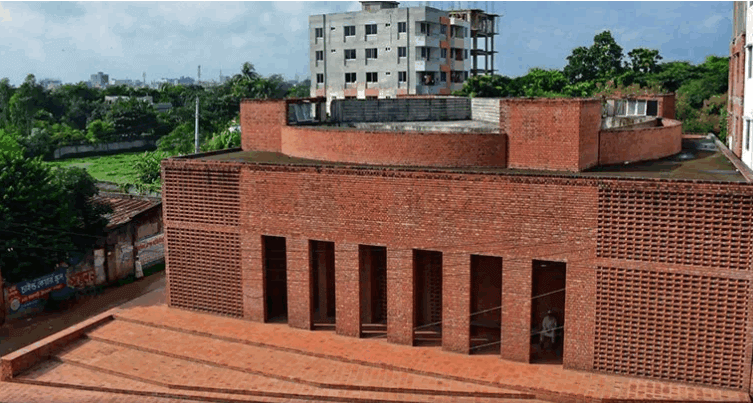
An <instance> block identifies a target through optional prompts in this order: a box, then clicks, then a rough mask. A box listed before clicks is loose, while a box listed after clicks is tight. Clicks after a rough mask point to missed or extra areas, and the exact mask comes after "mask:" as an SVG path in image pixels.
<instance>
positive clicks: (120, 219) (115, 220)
mask: <svg viewBox="0 0 753 403" xmlns="http://www.w3.org/2000/svg"><path fill="white" fill-rule="evenodd" d="M94 200H96V201H98V202H104V203H107V204H109V205H110V206H112V210H113V212H112V214H108V215H107V216H106V217H107V218H108V219H109V220H110V222H109V223H108V224H107V229H111V228H115V227H117V226H119V225H122V224H125V223H127V222H129V221H131V220H132V219H133V217H135V216H136V215H138V214H139V213H141V212H143V211H146V210H148V209H150V208H152V207H154V206H157V205H159V204H161V203H162V201H161V200H160V199H156V198H153V197H139V196H133V195H124V194H114V193H100V194H99V195H97V196H95V197H94Z"/></svg>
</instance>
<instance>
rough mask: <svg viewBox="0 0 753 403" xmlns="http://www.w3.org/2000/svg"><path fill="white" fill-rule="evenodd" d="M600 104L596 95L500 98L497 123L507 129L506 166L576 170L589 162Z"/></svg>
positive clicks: (593, 158) (593, 155)
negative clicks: (590, 96) (585, 97)
mask: <svg viewBox="0 0 753 403" xmlns="http://www.w3.org/2000/svg"><path fill="white" fill-rule="evenodd" d="M592 104H593V105H592ZM597 106H598V108H599V112H598V114H599V120H597V119H596V112H595V111H596V109H595V108H597ZM600 107H601V104H600V102H599V101H598V100H595V99H593V100H584V99H503V100H501V101H500V115H501V116H500V127H501V128H502V130H503V131H504V132H505V133H507V142H508V153H507V163H508V167H510V168H523V169H548V170H564V171H579V170H581V169H583V168H585V167H587V166H590V165H592V164H593V163H595V162H596V150H597V147H598V141H597V140H596V137H597V134H598V130H599V125H600V122H601V120H600V119H601V118H600V114H601V111H600ZM581 136H583V139H581Z"/></svg>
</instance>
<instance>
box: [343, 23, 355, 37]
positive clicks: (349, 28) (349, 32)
mask: <svg viewBox="0 0 753 403" xmlns="http://www.w3.org/2000/svg"><path fill="white" fill-rule="evenodd" d="M345 36H356V26H355V25H346V26H345Z"/></svg>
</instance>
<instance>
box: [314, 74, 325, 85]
mask: <svg viewBox="0 0 753 403" xmlns="http://www.w3.org/2000/svg"><path fill="white" fill-rule="evenodd" d="M316 83H317V84H324V74H321V73H319V74H317V75H316Z"/></svg>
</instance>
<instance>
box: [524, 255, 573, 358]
mask: <svg viewBox="0 0 753 403" xmlns="http://www.w3.org/2000/svg"><path fill="white" fill-rule="evenodd" d="M566 275H567V264H566V263H564V262H552V261H546V260H534V261H533V267H532V280H533V281H532V287H531V294H532V295H531V329H533V331H532V332H531V360H530V362H531V363H541V364H562V353H563V346H564V335H565V332H564V326H565V286H566V284H567V281H566ZM550 329H553V330H550Z"/></svg>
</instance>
